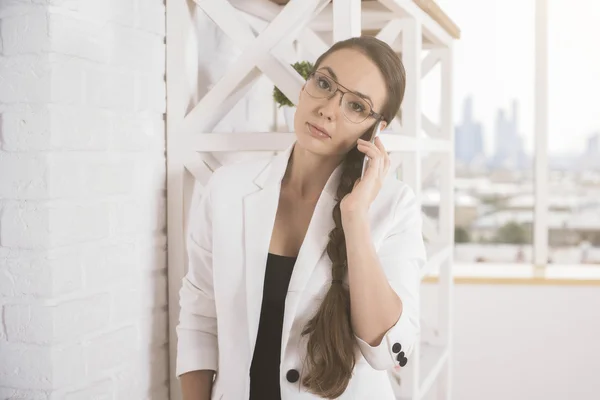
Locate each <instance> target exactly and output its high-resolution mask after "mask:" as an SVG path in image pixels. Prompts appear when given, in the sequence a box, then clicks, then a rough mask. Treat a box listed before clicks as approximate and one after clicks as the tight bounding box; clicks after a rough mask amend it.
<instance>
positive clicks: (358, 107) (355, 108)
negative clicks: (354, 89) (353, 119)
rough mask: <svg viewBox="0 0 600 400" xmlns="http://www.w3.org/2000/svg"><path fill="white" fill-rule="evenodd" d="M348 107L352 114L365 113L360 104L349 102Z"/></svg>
mask: <svg viewBox="0 0 600 400" xmlns="http://www.w3.org/2000/svg"><path fill="white" fill-rule="evenodd" d="M348 105H349V106H350V109H351V110H352V111H354V112H357V113H362V112H364V111H365V107H364V106H363V105H362V104H360V103H357V102H355V101H353V102H350V103H349V104H348Z"/></svg>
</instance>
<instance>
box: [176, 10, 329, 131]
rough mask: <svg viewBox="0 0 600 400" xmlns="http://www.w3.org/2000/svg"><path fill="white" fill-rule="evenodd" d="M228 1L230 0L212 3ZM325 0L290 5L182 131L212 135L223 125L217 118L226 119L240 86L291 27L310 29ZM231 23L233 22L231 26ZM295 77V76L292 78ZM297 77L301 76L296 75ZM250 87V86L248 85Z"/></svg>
mask: <svg viewBox="0 0 600 400" xmlns="http://www.w3.org/2000/svg"><path fill="white" fill-rule="evenodd" d="M211 1H215V2H217V1H219V2H220V1H225V2H226V0H211ZM196 2H197V3H198V5H199V6H201V7H202V6H204V5H206V4H207V2H206V1H202V0H196ZM323 3H324V0H303V1H293V2H290V3H289V4H288V5H287V6H285V7H284V8H283V10H282V11H281V12H280V13H279V15H278V16H277V17H276V18H274V19H273V21H272V22H271V23H270V24H269V25H268V26H267V27H266V28H265V29H264V31H262V32H261V34H260V35H259V36H258V37H256V38H255V39H254V40H253V41H252V43H251V44H250V45H248V46H247V47H246V49H245V50H244V52H243V53H242V55H241V56H240V58H239V59H238V60H237V61H236V62H235V64H234V65H233V66H232V67H231V68H230V69H229V70H228V71H227V73H226V74H225V75H224V76H223V77H222V78H221V79H220V80H219V81H218V82H217V84H216V85H215V86H214V87H213V88H212V90H210V91H209V92H208V93H207V94H206V95H205V96H204V97H203V98H202V99H201V100H200V102H199V103H198V104H197V105H196V106H195V107H194V109H193V110H192V111H191V112H190V113H189V114H188V115H187V116H186V118H185V119H184V121H183V123H182V125H181V127H180V130H181V131H183V132H193V131H196V132H197V131H201V132H206V131H211V130H212V128H214V126H215V125H216V123H217V122H218V121H219V120H218V119H216V116H217V115H218V116H223V115H225V112H226V110H227V109H226V108H224V107H223V104H224V103H225V101H226V99H227V98H229V96H230V95H231V94H232V93H233V92H234V91H236V90H237V89H238V88H239V87H240V84H241V83H242V82H243V81H244V80H245V79H246V78H247V76H248V75H249V74H251V73H252V72H253V71H254V70H255V69H256V65H261V63H264V62H265V61H264V60H265V59H270V57H271V56H270V55H266V54H267V53H268V52H270V51H271V50H272V49H273V48H274V47H275V46H276V45H277V44H278V43H280V42H281V41H284V40H286V39H287V37H288V36H289V26H290V25H291V26H295V25H306V23H307V21H308V20H309V19H310V17H311V16H312V13H313V11H314V10H315V9H318V8H320V7H323ZM228 23H229V22H228ZM289 76H290V77H293V76H294V75H293V74H290V75H289ZM296 76H297V74H296ZM270 78H271V79H272V80H273V81H274V83H275V84H277V85H279V82H277V81H278V80H280V77H270ZM296 79H297V81H296V82H297V84H298V85H299V86H298V92H299V88H300V86H301V84H302V81H301V78H300V77H297V78H296ZM244 87H246V85H244Z"/></svg>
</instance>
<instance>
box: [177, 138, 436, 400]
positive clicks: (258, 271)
mask: <svg viewBox="0 0 600 400" xmlns="http://www.w3.org/2000/svg"><path fill="white" fill-rule="evenodd" d="M293 146H294V145H292V146H290V147H289V148H288V149H287V150H286V151H285V152H282V153H279V154H278V155H276V156H275V157H271V158H268V159H264V160H259V161H256V160H253V161H249V162H248V161H246V162H241V163H236V164H232V165H227V166H223V167H221V168H219V169H218V170H217V171H215V172H214V173H213V175H212V177H211V178H210V181H209V183H208V185H207V186H206V188H205V190H204V192H203V193H202V196H198V198H197V199H196V201H194V202H193V203H192V210H191V212H190V219H189V232H188V242H187V247H188V255H189V268H188V272H187V274H186V276H185V278H184V279H183V285H182V288H181V290H180V305H181V314H180V321H179V325H178V326H177V335H178V345H177V349H178V351H177V370H176V374H177V376H180V375H181V374H183V373H185V372H188V371H194V370H200V369H210V370H215V371H217V375H216V380H215V382H214V384H213V393H212V399H215V400H244V399H248V397H249V383H250V377H249V371H250V364H251V361H252V355H253V352H254V345H255V341H256V335H257V331H258V322H259V317H260V311H261V303H262V293H263V281H264V275H265V268H266V262H267V254H268V251H269V244H270V240H271V234H272V231H273V225H274V222H275V214H276V212H277V206H278V202H279V193H280V187H281V180H282V178H283V175H284V173H285V170H286V167H287V163H288V160H289V157H290V154H291V152H292V149H293ZM340 173H341V166H340V167H338V168H337V169H336V170H335V171H334V173H333V174H332V175H331V177H330V178H329V180H328V182H327V184H326V186H325V188H324V190H323V192H322V194H321V196H320V198H319V200H318V202H317V205H316V207H315V211H314V214H313V217H312V220H311V221H310V225H309V227H308V230H307V233H306V236H305V239H304V242H303V243H302V247H301V249H300V252H299V254H298V258H297V261H296V264H295V266H294V270H293V273H292V277H291V280H290V284H289V289H288V292H287V296H286V301H285V312H284V320H283V332H282V343H281V366H280V370H281V372H280V386H281V398H282V400H301V399H302V400H308V399H318V398H320V397H318V396H316V395H314V394H312V393H309V392H307V391H306V390H305V388H304V387H303V386H302V385H301V380H302V379H301V378H300V379H298V380H296V381H295V382H290V381H288V380H293V378H290V377H291V376H294V375H298V374H295V372H294V373H288V372H289V371H291V370H295V371H297V372H298V373H299V375H300V377H302V369H303V359H304V355H305V353H306V340H307V338H306V337H302V336H301V334H300V333H301V331H302V329H303V328H304V326H305V325H306V323H307V322H308V320H309V319H310V318H311V317H312V316H313V314H314V313H315V311H316V310H317V308H318V306H319V305H320V304H321V302H322V298H323V296H324V294H325V293H326V292H327V290H328V288H329V286H330V285H331V260H330V259H329V256H328V255H327V252H326V251H325V248H326V245H327V243H328V234H329V232H330V231H331V229H332V228H333V227H334V222H333V219H332V210H333V207H334V205H335V203H336V201H335V192H336V189H337V184H338V181H339V175H340ZM390 175H391V174H390ZM369 221H370V226H371V232H372V239H373V241H374V244H375V248H376V249H377V254H378V255H379V257H380V262H381V265H382V267H383V269H384V270H385V274H386V275H387V277H388V279H389V282H390V284H391V286H392V287H393V288H394V289H395V290H396V292H397V293H398V295H399V296H400V298H401V299H402V303H403V306H404V307H403V312H402V315H401V316H400V319H399V320H398V321H397V323H396V324H395V325H394V326H393V327H392V328H391V329H390V330H389V331H388V332H387V333H386V335H385V337H384V338H383V340H382V342H381V343H380V344H379V345H377V346H374V347H373V346H370V345H369V344H368V343H366V342H364V341H362V340H360V339H359V338H358V337H357V344H358V346H357V364H356V367H355V370H354V375H353V377H352V378H351V380H350V383H349V385H348V387H347V389H346V391H345V392H344V394H343V395H342V396H341V397H339V398H340V399H344V400H347V399H357V400H365V399H377V400H386V399H394V398H395V397H394V394H393V390H392V386H391V382H390V380H389V377H388V373H387V372H386V370H389V369H391V368H394V367H396V366H398V364H399V363H405V362H406V360H404V359H405V358H410V354H411V352H412V349H413V346H414V344H415V342H416V340H417V336H418V332H419V301H418V297H419V287H420V269H421V268H422V267H423V264H424V263H425V248H424V243H423V238H422V234H421V212H420V208H419V206H418V205H417V203H416V201H415V196H414V194H413V192H412V190H411V189H410V188H409V187H408V186H407V185H405V184H404V183H402V182H400V181H399V180H397V179H396V178H395V177H392V176H390V177H389V178H387V179H386V180H385V182H384V184H383V187H382V189H381V190H380V192H379V194H378V196H377V198H376V199H375V200H374V201H373V203H372V204H371V207H370V209H369ZM344 284H346V285H347V281H345V283H344ZM399 360H400V361H399ZM408 362H410V360H408Z"/></svg>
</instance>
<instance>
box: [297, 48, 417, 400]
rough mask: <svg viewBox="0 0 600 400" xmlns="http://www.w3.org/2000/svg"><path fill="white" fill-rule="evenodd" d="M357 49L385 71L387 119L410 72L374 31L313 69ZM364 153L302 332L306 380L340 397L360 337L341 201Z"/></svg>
mask: <svg viewBox="0 0 600 400" xmlns="http://www.w3.org/2000/svg"><path fill="white" fill-rule="evenodd" d="M341 49H354V50H358V51H360V52H362V53H363V54H365V55H366V56H367V57H369V58H370V59H371V60H372V61H373V62H374V63H375V65H377V67H378V68H379V71H380V72H381V74H382V75H383V78H384V80H385V82H386V91H387V97H386V102H385V105H384V107H383V109H382V110H376V111H380V114H382V115H383V119H384V120H385V121H386V122H387V123H389V122H390V121H391V120H392V119H393V118H394V116H396V114H397V113H398V111H399V109H400V104H401V103H402V99H403V97H404V89H405V86H406V85H405V82H406V73H405V70H404V66H403V65H402V62H401V61H400V58H399V56H398V55H397V54H396V53H395V52H394V51H393V50H392V48H391V47H390V46H388V45H387V44H386V43H384V42H382V41H380V40H378V39H376V38H375V37H372V36H361V37H355V38H350V39H347V40H344V41H340V42H337V43H335V44H334V45H333V46H332V47H331V48H330V49H329V50H327V51H326V52H325V53H323V54H322V55H321V56H320V57H319V58H318V59H317V61H316V62H315V66H314V68H315V70H316V69H317V68H318V67H319V65H320V64H321V63H322V61H323V60H324V59H325V58H326V57H327V56H329V55H330V54H331V53H333V52H335V51H338V50H341ZM363 158H364V154H363V153H361V152H360V151H358V149H357V148H356V147H354V148H353V149H352V150H350V151H349V152H348V154H347V155H346V157H345V159H344V161H343V166H342V173H341V177H340V182H339V186H338V188H337V204H336V205H335V207H334V209H333V220H334V222H335V228H334V229H333V230H332V231H331V232H330V233H329V243H328V245H327V254H328V255H329V258H330V259H331V263H332V266H331V275H332V284H331V287H330V288H329V291H328V292H327V294H326V295H325V298H324V300H323V303H321V306H320V307H319V310H318V311H317V313H316V314H315V315H314V317H313V318H312V319H311V320H310V321H309V322H308V324H307V325H306V327H305V328H304V330H303V332H302V334H303V335H309V338H308V344H307V354H306V360H305V363H306V367H305V371H306V372H304V373H303V378H302V384H303V385H304V386H305V387H306V388H307V390H309V391H310V392H312V393H314V394H317V395H319V396H321V397H324V398H328V399H334V398H336V397H339V396H340V395H341V394H342V393H344V391H345V390H346V387H347V386H348V383H349V382H350V378H351V376H352V371H353V370H354V365H355V363H356V352H355V351H356V342H355V339H354V331H353V330H352V324H351V321H350V292H349V291H348V290H347V289H346V288H345V287H344V286H343V285H341V284H340V282H341V281H342V280H343V279H344V277H345V276H346V273H347V271H348V266H347V261H348V259H347V255H346V239H345V236H344V229H343V228H342V220H341V212H340V201H341V199H343V198H344V196H346V195H347V194H348V193H350V191H351V190H352V187H353V186H354V182H355V181H356V179H358V178H359V177H360V172H361V167H362V161H363Z"/></svg>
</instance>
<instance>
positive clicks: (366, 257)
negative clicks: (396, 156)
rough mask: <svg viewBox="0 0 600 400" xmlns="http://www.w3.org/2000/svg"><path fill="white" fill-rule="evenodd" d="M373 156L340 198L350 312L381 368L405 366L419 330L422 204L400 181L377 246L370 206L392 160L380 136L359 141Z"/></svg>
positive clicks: (363, 345) (368, 354) (364, 348)
mask: <svg viewBox="0 0 600 400" xmlns="http://www.w3.org/2000/svg"><path fill="white" fill-rule="evenodd" d="M358 150H359V151H361V152H363V153H365V154H366V155H367V156H368V157H369V164H368V167H367V170H366V172H365V175H364V177H363V178H362V179H359V180H358V181H357V182H356V184H355V186H354V188H353V189H352V191H351V192H350V193H349V194H348V195H346V196H345V197H344V198H343V199H342V202H341V204H340V210H341V214H342V225H343V227H344V235H345V238H346V252H347V260H348V278H349V285H350V314H351V318H352V327H353V329H354V333H355V335H356V339H357V343H358V346H359V347H360V350H361V353H362V354H363V356H364V357H365V359H366V360H367V362H368V363H369V364H370V365H371V366H372V367H373V368H376V369H382V370H383V369H389V368H392V367H394V366H397V365H400V366H402V367H403V366H404V365H405V364H406V363H407V358H408V356H409V355H410V353H411V352H412V349H413V347H414V344H415V342H416V340H417V337H418V333H419V329H420V327H419V323H420V321H419V290H420V281H421V278H420V270H421V268H422V267H423V265H424V264H425V258H426V254H425V245H424V242H423V235H422V232H421V223H422V221H421V208H420V205H419V204H418V202H417V201H416V197H415V195H414V193H413V192H412V191H411V190H410V188H409V187H408V186H406V185H403V186H402V184H399V183H398V185H400V186H402V187H399V191H398V197H397V201H396V203H395V204H394V205H393V206H391V207H390V220H391V221H390V226H391V229H390V230H389V232H388V233H387V235H386V237H385V238H384V239H383V241H382V243H381V245H380V246H379V248H378V249H377V250H376V249H375V247H374V244H373V240H372V238H371V230H370V227H369V222H368V211H369V208H370V205H371V203H372V202H373V200H374V199H375V198H376V197H377V195H378V193H379V191H380V189H381V187H382V185H383V181H384V178H385V176H386V174H387V171H388V169H389V167H390V160H389V157H388V155H387V153H386V151H385V148H384V147H383V144H382V143H381V139H380V138H376V139H375V143H369V142H365V141H364V140H360V139H359V141H358Z"/></svg>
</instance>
